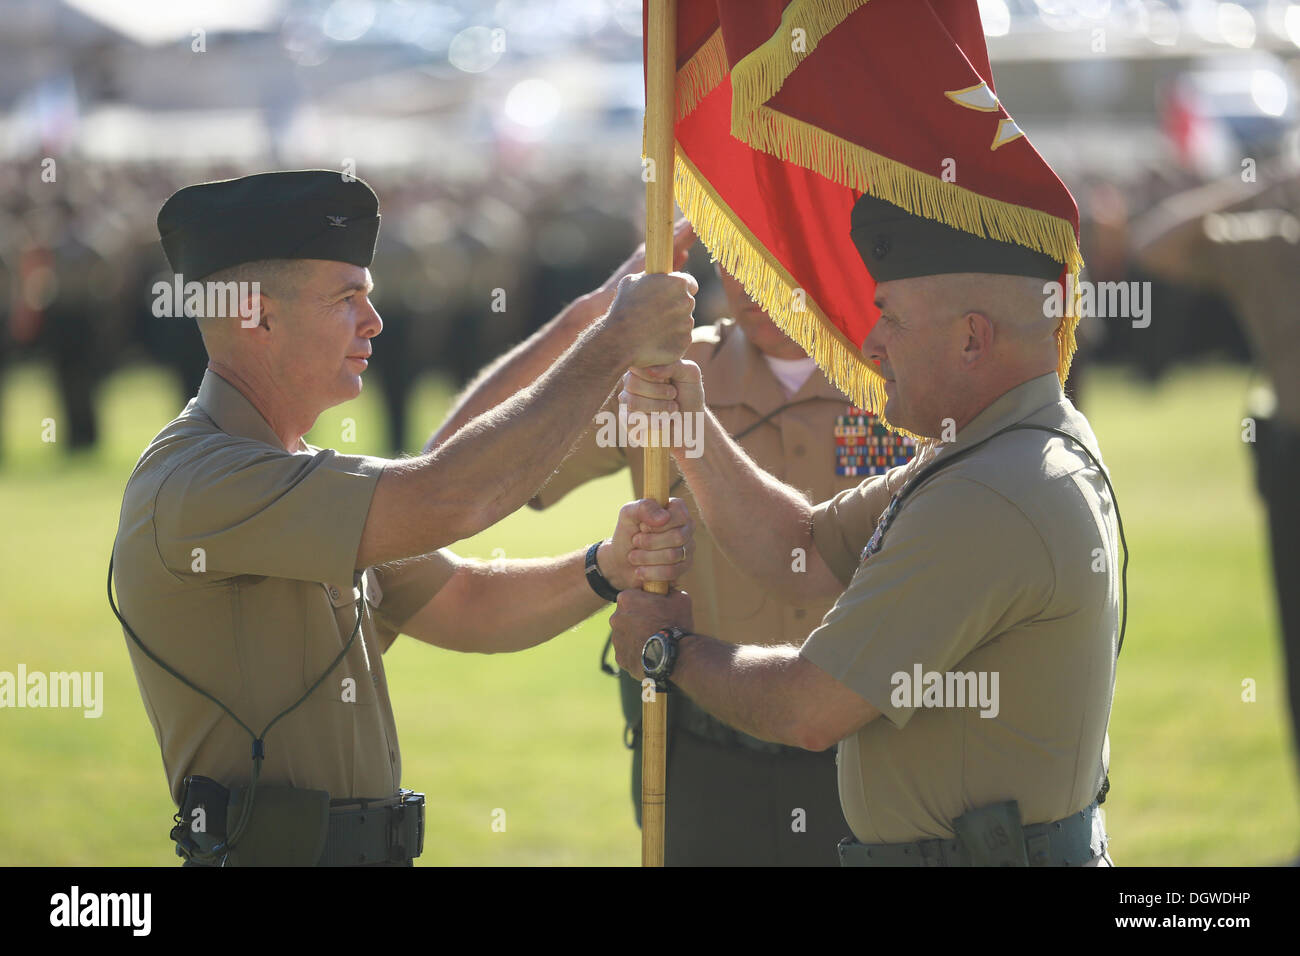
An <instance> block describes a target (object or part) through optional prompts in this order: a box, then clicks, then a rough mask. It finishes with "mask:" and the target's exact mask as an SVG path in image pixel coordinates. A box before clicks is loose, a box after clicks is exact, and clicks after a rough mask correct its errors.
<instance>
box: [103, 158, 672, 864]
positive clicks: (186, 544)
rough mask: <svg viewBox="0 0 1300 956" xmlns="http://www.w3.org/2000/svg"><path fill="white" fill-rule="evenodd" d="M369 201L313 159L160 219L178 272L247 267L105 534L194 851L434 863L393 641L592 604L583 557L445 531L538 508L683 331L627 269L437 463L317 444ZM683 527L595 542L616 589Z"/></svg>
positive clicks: (455, 637) (482, 646) (524, 636)
mask: <svg viewBox="0 0 1300 956" xmlns="http://www.w3.org/2000/svg"><path fill="white" fill-rule="evenodd" d="M377 211H378V206H377V200H376V198H375V195H374V193H373V192H372V191H371V190H370V188H369V186H367V185H366V184H365V183H363V182H361V181H360V180H355V179H352V180H347V179H344V178H343V177H341V176H340V175H339V174H338V173H333V172H329V171H301V172H286V173H266V174H260V175H257V176H249V177H245V178H243V179H238V180H229V181H224V182H219V183H205V184H200V185H197V186H190V187H186V188H185V189H183V190H181V191H180V192H178V193H177V194H176V195H174V196H173V197H172V198H171V199H169V200H168V202H167V203H166V204H165V205H164V206H163V209H162V211H161V212H160V214H159V231H160V234H161V236H162V241H163V246H164V249H165V251H166V252H167V255H168V258H169V261H170V263H171V265H172V267H173V269H175V271H176V272H177V273H178V274H180V275H183V276H184V279H185V281H191V280H200V279H204V278H205V277H206V279H207V280H208V281H209V282H211V283H218V282H226V281H230V282H234V283H238V282H248V283H250V285H248V286H246V287H240V286H238V285H236V286H235V293H234V294H235V297H236V299H238V302H239V307H240V308H239V315H238V316H233V315H232V316H229V317H227V316H225V315H222V314H220V312H219V311H209V309H208V307H207V305H206V304H205V305H204V307H203V313H202V315H201V317H200V320H199V323H200V329H201V331H202V333H203V337H204V343H205V346H206V348H207V350H208V354H209V356H210V362H209V367H208V371H207V373H206V375H205V376H204V379H203V383H202V386H201V388H200V390H199V394H198V396H197V397H196V398H195V399H194V400H193V401H192V402H191V403H190V404H189V405H188V406H187V407H186V409H185V410H184V411H183V412H182V413H181V415H180V416H179V417H178V418H177V419H176V420H174V421H173V422H171V423H170V424H169V425H168V426H167V427H166V428H164V429H163V430H162V431H161V432H160V433H159V435H158V436H157V437H156V438H155V439H154V441H153V442H152V443H151V444H150V445H149V447H148V448H147V449H146V450H145V452H144V454H143V455H142V456H141V459H140V461H139V463H138V464H137V466H136V468H135V470H134V472H133V473H132V475H131V478H130V480H129V481H128V483H127V487H126V491H125V493H124V496H123V504H122V514H121V520H120V524H119V529H118V535H117V539H116V542H115V546H114V562H115V567H116V574H117V585H118V593H119V596H120V599H121V612H122V614H123V620H124V624H125V626H126V627H127V628H128V638H129V642H128V647H129V649H130V652H131V657H132V663H133V665H134V667H135V670H136V676H137V680H138V683H139V686H140V690H141V693H142V695H143V697H144V701H145V709H146V711H147V713H148V715H149V718H150V721H151V722H152V724H153V725H154V729H155V732H156V734H157V737H158V742H159V746H160V748H161V750H162V756H163V765H164V769H165V771H166V774H167V778H168V784H169V786H170V788H171V792H172V796H173V798H174V799H175V800H176V802H177V805H178V817H177V827H176V829H175V830H174V831H173V839H175V840H176V841H177V844H178V847H177V849H178V853H179V854H180V855H182V856H184V857H186V858H187V861H188V862H193V863H195V864H200V865H218V864H255V863H308V864H311V863H318V862H319V863H322V864H340V865H342V864H346V865H352V864H358V863H366V864H370V863H376V862H384V863H397V864H404V863H408V862H409V861H410V860H411V859H412V858H413V857H414V856H417V855H418V854H419V851H420V845H421V843H422V840H423V827H422V822H423V814H422V804H421V803H420V801H418V800H415V799H414V797H412V796H410V795H409V794H408V793H407V792H404V791H401V790H400V783H401V755H400V750H399V748H398V742H397V733H396V728H395V726H394V722H393V712H392V707H391V704H390V702H389V697H388V686H387V683H386V680H385V676H384V668H383V663H382V654H383V652H384V651H385V650H386V649H387V648H388V647H389V646H390V645H391V644H392V642H393V640H394V639H395V638H396V636H397V635H398V633H399V632H401V633H406V634H409V635H411V636H413V637H416V638H418V639H421V640H425V641H428V642H430V643H435V644H438V645H440V646H444V647H450V648H453V649H457V650H466V651H469V650H473V651H483V652H492V651H509V650H517V649H520V648H523V647H528V646H531V645H534V644H537V643H540V642H541V641H544V640H546V639H548V638H549V637H551V636H553V635H554V634H557V633H560V632H561V631H563V630H564V629H565V628H567V627H568V626H570V625H572V624H574V623H576V622H578V621H580V620H582V619H583V618H585V617H586V616H587V615H589V614H590V613H592V612H593V611H594V610H596V609H597V608H598V607H599V606H600V604H601V602H600V600H599V599H598V598H596V596H595V595H593V594H592V592H591V589H590V588H589V587H588V584H587V582H586V580H585V574H584V570H585V560H584V554H583V553H582V552H578V553H575V554H572V555H568V556H565V557H562V558H554V559H539V560H536V561H520V562H505V563H504V565H502V566H496V565H494V566H492V567H488V566H485V565H483V564H481V563H478V562H472V561H462V560H461V559H459V558H457V557H456V556H455V555H454V554H452V553H451V552H449V551H446V550H445V549H444V548H443V546H444V545H446V544H449V543H451V542H453V541H455V540H458V539H460V538H463V537H467V536H468V535H470V534H473V533H475V532H476V531H478V530H481V529H482V528H484V527H487V526H489V525H491V524H492V523H494V522H495V521H497V520H498V519H499V518H501V517H503V516H504V515H505V514H508V513H509V512H510V511H512V510H514V509H516V508H518V507H519V506H521V505H522V504H524V503H525V502H526V501H527V500H528V499H529V498H530V497H531V496H532V494H533V493H534V492H535V491H536V490H537V488H538V487H539V486H540V485H541V483H542V482H543V481H544V480H545V478H546V477H547V476H548V475H549V474H550V473H551V472H552V471H553V470H554V468H555V467H556V466H557V465H558V463H559V460H560V458H561V457H562V455H563V453H564V451H565V450H566V449H567V448H568V446H569V445H570V444H572V443H573V441H574V440H575V439H577V437H578V436H579V434H580V433H581V431H582V430H583V428H585V425H586V421H587V420H589V414H590V413H594V412H595V410H596V409H597V408H599V406H600V404H601V403H602V402H603V401H604V400H605V398H606V396H607V395H608V394H609V392H610V390H611V389H612V388H613V387H614V386H615V384H616V383H617V382H618V378H619V376H620V375H621V374H622V372H623V370H624V369H625V368H626V367H627V366H628V364H629V362H631V363H633V364H635V363H640V362H650V363H654V362H662V361H665V360H667V359H670V358H672V357H673V356H676V355H680V354H682V352H683V351H684V349H685V348H686V345H687V343H688V341H689V330H690V326H691V319H690V311H691V307H692V304H693V300H692V298H691V296H690V291H691V290H692V289H693V286H694V283H693V280H689V277H683V276H668V277H664V276H654V277H635V276H634V277H631V278H627V279H625V280H624V281H623V282H622V283H621V284H620V285H619V287H618V289H617V293H616V294H613V293H612V290H611V296H612V298H613V301H612V303H611V304H609V306H608V309H607V311H605V312H604V313H603V314H602V315H601V317H600V318H599V319H597V320H596V321H595V322H594V323H592V324H591V325H590V327H589V328H588V331H587V332H586V333H585V334H584V336H582V337H581V338H580V339H579V341H578V342H577V343H575V345H574V346H573V347H572V348H571V349H569V350H568V351H566V352H565V354H564V355H563V356H562V357H561V358H560V359H559V361H558V362H557V363H556V368H555V369H554V372H553V374H551V375H548V376H543V377H542V378H541V379H540V380H539V381H538V382H536V383H535V384H534V385H533V386H532V387H531V388H529V389H527V390H525V391H524V392H522V393H520V394H519V395H517V396H515V397H514V398H513V399H512V400H511V401H510V402H507V403H505V404H504V405H503V406H502V407H501V408H500V409H498V410H497V412H496V413H495V414H493V415H490V416H483V417H481V418H479V419H477V420H476V421H474V422H471V423H470V425H469V427H467V428H466V429H465V430H464V433H463V434H462V435H460V436H458V437H457V438H456V439H454V440H452V441H449V442H447V443H446V444H445V445H444V446H443V447H441V448H440V449H439V451H438V453H437V454H436V455H425V456H421V457H420V458H415V459H410V460H404V461H388V460H385V459H382V458H373V457H369V456H365V455H343V454H339V453H338V452H335V451H333V450H331V449H328V448H326V449H322V448H317V447H314V446H311V445H308V444H306V443H305V442H303V440H302V435H303V434H304V433H305V432H307V431H308V430H309V429H310V427H311V426H312V424H313V423H314V422H315V420H316V418H317V416H318V415H319V414H320V412H321V411H323V410H324V409H325V408H328V407H330V406H332V405H335V404H338V403H339V402H342V401H346V400H348V399H350V398H354V397H356V395H357V394H358V393H359V392H360V389H361V375H362V373H363V371H364V370H365V367H366V364H367V361H366V357H367V356H368V355H369V354H370V353H371V350H372V340H373V339H374V337H375V336H376V335H378V334H379V332H380V331H381V329H382V327H383V326H382V322H381V320H380V318H379V316H378V314H377V313H376V312H375V310H374V309H373V307H372V306H371V305H370V302H369V298H368V294H369V292H370V289H371V286H372V284H371V281H370V276H369V270H368V269H367V268H366V267H367V265H368V263H369V262H370V261H371V256H372V254H373V250H374V244H375V240H376V236H377V232H378V226H379V217H378V214H377ZM254 282H256V283H258V285H257V286H253V285H251V283H254ZM584 407H585V408H587V409H588V414H587V415H584V416H582V417H581V419H580V420H579V421H577V422H575V421H574V417H575V416H574V409H575V408H577V409H581V408H584ZM507 449H508V450H509V458H510V460H511V462H512V466H511V468H510V469H507V470H503V469H501V468H499V467H498V465H497V464H496V462H499V461H501V460H502V459H503V458H505V457H506V451H507ZM647 522H648V523H647ZM688 526H689V519H688V518H687V517H686V513H685V509H684V508H683V507H682V506H681V505H680V504H678V505H676V506H674V507H672V508H670V509H667V510H665V509H660V508H658V506H657V505H654V504H653V503H641V504H634V505H632V506H630V507H628V508H625V509H624V510H623V512H622V513H620V516H619V523H618V527H617V528H616V531H615V533H614V535H612V536H611V539H610V540H609V541H608V542H605V543H603V545H604V546H603V548H601V549H599V550H598V551H597V552H596V553H595V555H593V556H594V557H595V560H596V561H597V564H598V567H600V568H601V570H602V571H603V572H604V573H605V574H606V576H607V577H609V578H610V579H611V580H612V581H614V582H615V583H616V584H618V585H619V586H622V587H634V586H636V584H637V581H638V580H640V579H644V578H647V577H649V578H656V577H659V576H661V575H662V576H663V577H662V578H660V579H663V580H670V579H671V578H672V577H673V576H675V575H677V574H680V573H682V572H683V571H684V569H685V567H686V566H688V563H689V562H688V543H689V542H688V540H687V538H686V537H685V536H686V535H688V533H689V527H688ZM646 527H650V528H651V529H652V534H651V536H650V537H649V538H646V535H645V529H646ZM655 528H658V529H659V530H657V531H656V530H654V529H655ZM633 534H639V536H640V538H641V539H642V543H643V546H642V547H639V548H633V546H632V545H631V538H632V535H633ZM664 541H667V542H668V543H667V544H665V546H663V547H659V545H660V544H661V543H663V542H664Z"/></svg>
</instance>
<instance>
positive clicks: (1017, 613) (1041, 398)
mask: <svg viewBox="0 0 1300 956" xmlns="http://www.w3.org/2000/svg"><path fill="white" fill-rule="evenodd" d="M853 234H854V237H855V240H857V241H858V247H859V250H860V251H861V252H862V254H863V257H864V260H866V262H867V264H868V266H869V268H870V269H871V272H872V274H873V276H875V278H876V280H877V283H878V285H877V297H876V303H877V305H878V306H879V307H880V308H881V310H882V315H881V318H880V320H879V321H878V322H877V323H876V325H875V327H874V328H873V329H872V331H871V334H870V335H869V336H868V337H867V340H866V341H865V342H864V344H863V354H864V355H865V356H866V357H867V358H869V359H870V360H872V361H874V362H876V363H877V364H878V365H879V367H880V370H881V373H882V374H883V375H884V377H885V379H886V382H887V384H886V396H887V404H886V408H885V413H886V415H887V417H888V418H889V419H890V421H892V422H893V423H895V424H896V425H898V426H899V427H901V428H905V429H907V430H909V431H911V432H913V433H915V434H918V435H921V436H925V437H927V438H929V439H931V441H930V442H928V443H927V447H926V448H925V449H924V450H923V451H922V452H921V453H919V454H918V455H917V457H916V458H915V459H914V460H913V461H912V462H911V463H909V464H908V465H906V466H904V467H902V468H898V469H894V470H892V471H890V472H889V473H887V474H886V475H883V476H879V477H872V478H868V479H867V480H866V481H864V482H862V483H861V485H860V486H859V487H857V488H855V489H852V490H850V491H847V492H843V493H841V494H839V495H836V496H835V497H833V498H831V499H830V500H828V501H825V502H823V503H822V504H820V505H816V506H813V505H810V504H809V503H808V502H807V501H806V499H805V498H804V497H803V496H802V495H800V494H798V492H797V491H796V490H795V489H792V488H790V487H788V486H787V485H784V484H783V483H781V482H780V481H778V480H777V479H776V478H774V477H773V476H770V475H767V474H766V473H764V472H763V471H762V470H761V469H759V468H757V467H756V466H755V465H754V463H753V462H752V461H750V460H749V459H748V458H747V457H746V456H745V455H744V453H743V451H742V450H741V449H739V448H737V447H736V446H735V444H734V443H733V442H731V441H730V440H729V439H728V438H727V436H726V434H725V431H724V430H723V429H722V427H721V426H720V425H719V424H718V423H717V421H716V418H714V417H713V416H708V421H709V429H708V432H707V434H706V435H705V441H704V455H703V456H701V457H699V458H696V459H691V458H687V457H685V456H684V455H682V454H681V452H680V451H679V450H677V449H674V452H673V453H674V456H675V457H676V459H677V463H678V465H679V466H680V467H681V468H682V470H683V472H684V474H685V475H686V478H687V481H688V483H689V484H690V487H691V490H692V492H693V494H694V496H695V500H696V501H697V502H698V504H699V507H700V509H701V514H702V516H703V518H704V520H705V521H706V522H707V523H708V526H709V529H710V531H711V533H712V535H713V538H714V540H715V541H717V542H718V543H719V544H720V546H721V547H722V549H723V550H724V551H725V552H726V554H727V555H728V556H729V557H730V558H731V559H732V561H733V562H735V563H736V564H737V566H738V567H740V568H741V569H742V570H743V571H745V572H747V573H748V574H750V575H751V576H753V577H754V578H756V579H757V580H758V581H759V582H760V583H761V584H762V585H763V586H764V587H768V588H770V589H772V590H773V591H775V592H778V593H781V594H784V595H786V596H787V599H788V600H791V601H794V602H796V603H798V602H801V601H807V600H809V599H811V598H823V597H835V596H837V597H836V600H835V604H834V606H833V607H832V608H831V610H830V611H829V612H828V613H827V615H826V617H825V618H824V619H823V621H822V623H821V625H820V626H818V627H816V628H810V631H811V633H810V634H809V636H808V637H807V640H806V641H805V642H804V643H803V646H802V647H801V648H799V649H795V648H791V647H786V646H779V647H772V648H765V647H758V646H741V647H737V646H735V645H733V644H730V643H727V642H724V641H719V640H717V639H715V638H713V637H711V636H705V635H704V634H703V633H701V632H703V628H700V629H699V630H697V624H696V622H695V621H694V620H693V619H692V608H691V602H690V600H689V599H688V598H687V597H685V596H683V595H682V594H681V593H680V592H678V593H676V594H670V595H668V596H666V597H663V596H659V595H653V594H646V593H641V592H627V593H625V594H621V595H620V596H619V601H618V605H619V607H618V610H617V612H616V613H615V614H614V616H613V618H612V619H611V622H612V624H613V626H614V643H615V647H616V651H617V655H618V660H619V663H620V664H621V665H622V666H623V667H624V668H625V669H626V670H628V671H629V672H630V673H631V674H632V675H633V676H634V677H637V678H640V677H641V676H642V674H643V667H642V658H641V654H642V652H643V649H644V648H645V645H646V644H647V637H648V636H650V635H652V634H655V632H657V631H659V630H660V629H662V628H666V627H679V628H683V629H685V631H686V632H687V634H686V636H683V637H681V638H680V640H678V641H677V642H676V643H677V649H678V656H677V659H676V661H675V663H674V664H673V665H672V668H671V671H670V672H669V674H668V677H669V678H670V679H671V680H672V682H673V684H675V685H676V686H678V687H679V688H681V689H682V690H683V691H685V692H686V693H687V694H689V695H690V696H691V697H692V698H693V699H694V700H695V701H696V703H697V704H699V705H700V706H702V707H704V708H705V709H707V710H709V711H711V712H712V713H714V714H716V715H717V716H718V717H720V718H722V719H724V720H726V721H727V722H728V723H730V724H732V725H734V726H736V727H739V728H741V729H744V730H746V731H747V732H749V733H751V734H753V735H755V736H757V737H760V738H762V739H766V740H773V741H779V742H783V743H787V744H791V745H794V746H800V747H804V748H807V749H809V750H814V751H818V750H824V749H826V748H828V747H830V746H832V745H835V744H838V752H839V790H840V799H841V803H842V805H843V808H844V813H845V817H846V819H847V820H848V822H849V825H850V826H851V828H852V830H853V834H854V837H855V838H856V840H855V841H854V842H852V843H850V844H847V845H842V846H841V848H840V853H841V859H842V861H843V862H844V863H846V864H849V865H922V864H925V863H929V864H939V865H963V864H981V863H990V864H991V863H1019V864H1020V865H1026V864H1028V865H1109V862H1110V861H1109V856H1108V855H1107V853H1106V847H1105V833H1104V829H1103V827H1102V823H1101V820H1100V815H1099V813H1098V811H1097V808H1096V801H1097V797H1098V796H1099V791H1100V790H1101V788H1102V786H1103V781H1104V780H1105V775H1106V767H1107V761H1108V754H1107V750H1108V747H1107V737H1106V727H1107V722H1108V718H1109V714H1110V705H1111V698H1112V692H1113V686H1114V673H1115V658H1116V654H1117V644H1118V624H1119V614H1118V610H1119V600H1120V574H1119V566H1118V561H1117V554H1118V547H1119V541H1118V537H1117V530H1118V529H1117V520H1116V514H1115V510H1114V502H1113V499H1112V496H1111V494H1110V493H1109V491H1108V488H1107V485H1106V481H1105V479H1104V478H1103V476H1102V473H1101V472H1100V470H1099V468H1098V467H1097V466H1094V465H1093V464H1092V462H1091V460H1090V459H1089V457H1088V456H1087V455H1086V454H1085V453H1084V452H1083V451H1082V450H1081V448H1083V447H1086V448H1088V449H1091V450H1092V452H1093V453H1094V454H1099V451H1098V446H1097V440H1096V436H1095V435H1093V433H1092V431H1091V429H1090V428H1089V426H1088V423H1087V421H1086V420H1085V419H1084V417H1083V416H1082V415H1081V414H1079V412H1078V411H1077V410H1076V409H1075V408H1074V407H1073V406H1072V405H1071V404H1070V402H1069V401H1068V400H1067V399H1066V398H1065V397H1064V395H1063V394H1062V392H1061V387H1060V383H1059V380H1058V377H1057V374H1056V371H1055V369H1056V361H1057V359H1056V347H1055V342H1054V339H1053V335H1052V333H1053V330H1054V329H1055V326H1056V320H1055V319H1054V318H1050V319H1049V318H1045V316H1044V308H1043V291H1042V290H1043V284H1044V281H1050V280H1051V279H1054V278H1055V277H1056V275H1057V274H1058V272H1059V266H1058V265H1057V264H1056V263H1055V262H1053V261H1051V260H1050V259H1047V257H1045V256H1040V255H1038V254H1037V253H1032V252H1030V251H1029V250H1025V249H1023V248H1021V247H1018V246H1007V245H1006V244H1004V243H996V242H992V241H990V240H981V239H976V238H974V237H971V236H968V235H967V234H965V233H958V232H957V231H956V230H953V229H950V228H949V227H947V226H944V225H942V224H938V223H934V222H930V221H928V220H920V219H916V218H915V217H910V216H909V215H908V214H907V213H905V212H904V211H903V210H901V209H898V208H897V207H894V206H892V205H890V204H889V203H885V202H883V201H881V200H878V199H874V198H872V197H869V196H864V197H863V198H862V199H861V200H860V201H859V202H858V204H857V205H856V206H855V208H854V215H853ZM864 236H865V237H868V238H869V240H870V241H866V242H864V241H862V237H864ZM881 236H884V237H888V241H880V237H881ZM975 261H978V262H980V263H981V264H982V265H983V267H984V268H985V269H989V267H990V266H992V267H993V269H991V270H989V271H988V272H986V273H971V272H967V271H965V270H966V269H968V268H969V265H968V264H969V263H971V262H975ZM704 388H707V384H706V385H705V386H704V387H703V388H702V387H701V384H700V375H699V371H698V369H696V368H695V367H693V366H692V365H690V364H689V363H678V365H676V366H674V368H673V369H672V370H671V371H670V372H666V373H661V372H657V371H655V370H650V371H646V370H641V371H639V372H636V373H629V374H628V375H627V376H626V377H625V379H624V389H625V392H626V393H627V394H628V397H629V401H630V402H631V404H632V407H633V408H634V409H636V410H641V411H655V410H658V411H664V410H672V409H674V408H679V409H681V410H682V411H694V410H697V409H700V408H702V407H703V406H704V404H705V399H704V395H703V389H704ZM1027 425H1035V426H1040V427H1047V428H1053V429H1060V430H1061V431H1063V432H1065V433H1067V434H1068V435H1069V436H1073V437H1072V438H1069V439H1067V438H1065V437H1062V436H1059V435H1056V434H1051V433H1045V432H1041V431H1037V430H1028V429H1025V427H1024V426H1027ZM1013 426H1014V430H1011V431H1003V430H1004V429H1007V428H1009V427H1013ZM949 437H951V438H953V439H954V440H952V441H946V439H947V438H949ZM985 442H986V443H985ZM1076 442H1077V443H1076ZM941 465H942V466H943V467H940V466H941ZM796 548H801V549H805V550H806V552H807V554H808V564H807V568H806V570H805V571H803V572H801V573H792V570H791V567H790V562H789V555H790V553H791V550H792V549H796ZM668 640H670V641H671V640H672V639H671V638H669V639H668ZM660 676H662V675H660ZM882 718H883V719H882ZM1057 824H1059V826H1058V825H1057Z"/></svg>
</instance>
